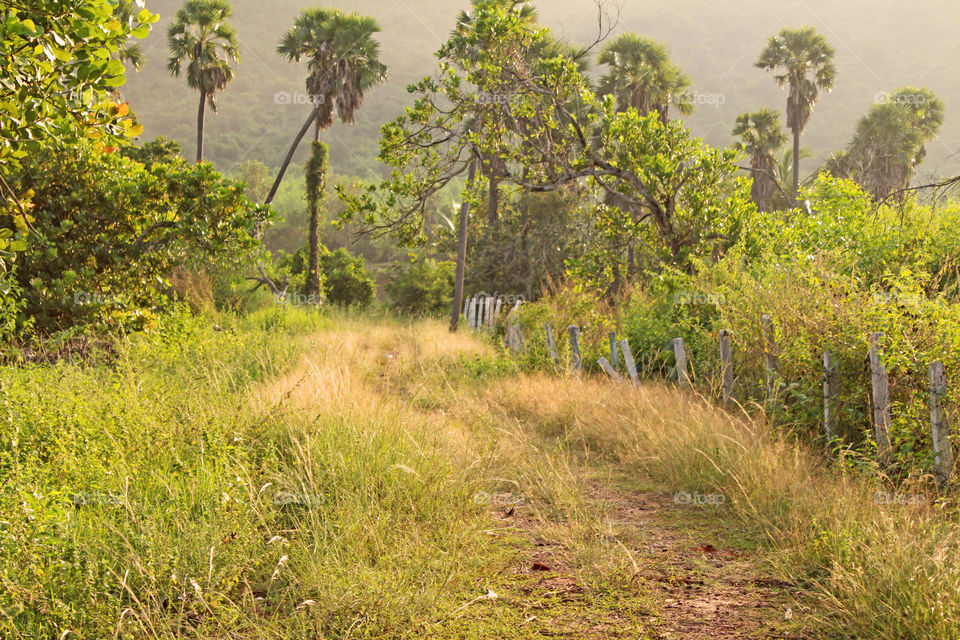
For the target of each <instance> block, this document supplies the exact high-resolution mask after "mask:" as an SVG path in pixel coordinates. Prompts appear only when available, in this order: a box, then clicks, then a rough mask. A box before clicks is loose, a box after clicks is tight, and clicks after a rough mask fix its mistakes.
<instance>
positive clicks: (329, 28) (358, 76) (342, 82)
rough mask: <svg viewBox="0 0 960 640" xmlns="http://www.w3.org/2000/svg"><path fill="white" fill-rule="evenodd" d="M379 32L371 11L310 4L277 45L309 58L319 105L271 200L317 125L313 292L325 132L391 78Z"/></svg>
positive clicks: (312, 176) (310, 87)
mask: <svg viewBox="0 0 960 640" xmlns="http://www.w3.org/2000/svg"><path fill="white" fill-rule="evenodd" d="M379 32H380V25H379V24H377V21H376V20H374V19H373V18H369V17H367V16H361V15H358V14H356V13H351V14H346V13H343V12H342V11H339V10H337V9H320V8H313V9H304V10H303V12H301V14H300V16H299V17H298V18H297V19H296V21H295V22H294V23H293V28H292V29H290V30H289V31H288V32H287V33H285V34H284V35H283V38H282V39H281V40H280V46H278V47H277V53H279V54H280V55H281V56H283V57H284V58H286V59H287V60H290V61H292V62H303V61H306V62H307V69H308V75H307V95H309V96H310V97H311V99H312V100H313V105H314V106H313V110H312V111H311V112H310V116H309V117H308V118H307V122H306V123H305V124H304V125H303V128H301V130H300V134H299V135H298V136H297V138H296V140H295V141H294V143H293V146H292V147H291V149H290V151H289V152H288V153H287V157H286V159H285V160H284V163H283V166H282V167H281V168H280V174H279V175H278V176H277V180H276V182H274V185H273V189H271V191H270V195H269V196H268V197H267V203H269V202H270V201H272V200H273V197H274V195H276V192H277V189H278V188H279V187H280V181H281V180H283V174H284V173H285V172H286V170H287V167H288V166H289V165H290V161H291V160H292V159H293V154H294V153H295V152H296V149H297V146H299V144H300V141H301V140H302V139H303V136H304V135H306V132H307V130H308V129H309V128H310V125H311V124H313V125H314V132H315V133H314V143H313V150H312V153H311V160H310V165H309V167H308V173H307V197H308V199H309V200H310V229H309V239H308V240H309V253H308V263H307V291H306V292H305V293H307V294H308V295H310V294H319V290H320V277H319V273H320V253H319V248H320V240H319V229H320V224H319V217H320V202H321V201H322V197H323V193H324V191H325V190H326V177H327V149H326V145H323V144H321V143H320V133H321V132H322V131H324V130H325V129H327V128H329V127H330V126H331V125H332V124H333V121H334V114H336V115H337V116H339V118H340V121H341V122H343V123H344V124H353V122H354V119H355V117H356V112H357V110H358V109H360V107H361V106H362V105H363V98H364V94H365V93H366V92H367V91H369V90H370V89H371V88H373V87H375V86H376V85H378V84H380V83H381V82H383V81H384V80H385V79H386V77H387V67H386V65H385V64H383V63H382V62H380V58H379V56H380V43H379V42H377V41H376V39H374V37H373V36H374V34H376V33H379Z"/></svg>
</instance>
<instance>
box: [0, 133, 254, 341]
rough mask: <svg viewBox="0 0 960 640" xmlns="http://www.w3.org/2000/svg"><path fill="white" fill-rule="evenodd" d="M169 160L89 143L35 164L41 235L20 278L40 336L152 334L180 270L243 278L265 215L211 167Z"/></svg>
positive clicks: (29, 185)
mask: <svg viewBox="0 0 960 640" xmlns="http://www.w3.org/2000/svg"><path fill="white" fill-rule="evenodd" d="M163 160H164V161H163V162H156V163H154V164H151V165H150V166H149V167H147V166H145V165H143V164H141V163H139V162H136V161H133V160H130V159H128V158H125V157H123V156H121V155H118V154H113V153H106V152H104V151H102V150H98V149H96V148H94V147H93V146H90V145H81V146H78V147H76V148H73V149H71V150H70V152H69V153H64V152H56V151H52V150H47V151H44V152H42V153H39V154H37V155H36V156H35V157H34V158H33V165H32V166H31V168H30V169H29V170H27V171H25V172H24V174H23V175H22V176H21V179H20V186H21V188H22V189H23V190H26V191H29V190H32V191H33V192H34V196H33V208H32V210H31V215H32V216H33V217H34V218H35V221H34V226H35V227H36V229H37V231H38V233H39V237H38V238H35V239H34V240H33V242H32V243H31V245H30V246H29V247H28V249H27V251H25V252H24V253H23V255H22V257H21V259H20V260H19V267H18V269H17V272H16V277H17V280H18V283H19V284H20V286H21V288H22V289H23V292H24V301H25V303H26V308H25V313H26V314H27V315H28V316H30V317H35V318H36V319H37V327H38V329H40V330H42V331H45V332H47V331H52V330H56V329H59V328H65V327H68V326H71V325H73V324H75V323H93V324H100V325H104V326H113V327H124V328H133V329H137V328H143V327H145V326H149V325H150V324H152V323H153V322H154V317H155V315H156V312H157V311H158V310H160V309H162V308H164V307H165V306H166V305H167V304H168V303H169V301H170V298H169V296H168V295H167V292H168V285H169V282H168V278H169V276H170V274H171V272H172V271H173V270H174V269H176V268H178V267H182V266H184V265H190V266H192V268H194V269H201V268H211V267H216V266H221V267H223V266H224V265H227V266H226V267H224V268H225V269H226V270H228V271H232V275H233V277H235V278H237V277H238V276H239V275H240V274H239V273H238V272H237V271H236V268H237V267H236V265H238V264H240V263H242V262H243V261H244V260H247V259H248V258H249V252H250V251H251V250H252V249H254V248H255V247H256V246H257V242H256V240H254V238H253V235H252V232H253V229H254V227H255V225H256V224H257V223H259V222H262V221H263V220H265V219H266V217H267V215H266V211H265V210H263V209H261V208H260V207H258V206H255V205H253V204H252V203H251V202H250V201H249V200H248V199H247V198H246V197H245V196H244V192H243V188H242V185H240V184H239V183H236V182H233V181H230V180H226V179H224V178H223V177H222V176H221V175H220V174H219V173H217V172H216V171H215V170H214V169H213V167H212V166H211V165H210V164H206V163H202V164H189V163H187V162H186V161H184V160H183V159H180V158H177V157H168V156H166V155H165V156H163ZM78 212H82V215H78ZM0 226H3V221H2V220H0ZM8 226H9V224H8Z"/></svg>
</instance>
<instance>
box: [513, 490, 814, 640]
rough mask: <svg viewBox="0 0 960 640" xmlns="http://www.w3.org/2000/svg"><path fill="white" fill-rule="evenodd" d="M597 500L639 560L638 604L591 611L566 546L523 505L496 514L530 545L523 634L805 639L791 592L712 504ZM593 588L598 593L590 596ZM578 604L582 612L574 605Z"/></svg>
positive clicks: (517, 602) (655, 497)
mask: <svg viewBox="0 0 960 640" xmlns="http://www.w3.org/2000/svg"><path fill="white" fill-rule="evenodd" d="M587 493H588V495H589V497H590V499H591V500H592V501H594V502H595V503H596V504H598V506H601V507H602V510H603V511H604V512H605V514H606V518H607V522H606V530H607V532H608V536H609V538H610V542H611V543H612V544H613V545H615V546H617V547H620V548H621V549H625V550H626V551H627V552H628V553H629V555H630V557H631V559H632V561H633V563H634V570H635V574H634V579H633V581H632V582H633V584H632V586H633V587H634V588H635V590H636V594H634V595H637V594H639V595H640V597H639V598H638V597H626V598H623V599H621V600H619V604H620V605H621V606H617V605H616V601H617V599H616V598H614V604H613V606H607V605H606V604H605V605H604V606H599V607H597V606H594V600H593V598H591V597H588V596H587V592H588V589H585V588H584V586H583V585H582V584H581V582H580V581H579V580H578V579H577V575H576V573H575V572H574V571H572V570H570V569H569V568H568V567H567V563H566V561H565V558H564V550H563V549H562V547H560V546H558V545H557V544H555V543H553V542H551V541H550V539H549V537H548V536H546V535H544V534H545V531H544V528H543V526H542V525H541V524H539V523H537V522H536V521H534V520H532V519H530V518H528V517H525V514H524V512H523V508H522V507H521V508H519V509H514V510H510V509H498V510H497V513H496V516H497V517H498V518H500V519H501V520H502V521H503V522H504V524H505V525H506V524H508V523H509V524H510V525H512V526H514V527H517V528H518V529H520V530H522V531H523V532H524V533H525V534H526V536H528V538H529V540H530V543H531V546H530V550H529V552H528V553H527V554H526V555H525V557H524V558H523V566H522V567H520V568H517V569H516V573H517V577H518V578H521V584H522V587H521V588H520V593H519V594H518V595H521V596H522V597H519V598H514V599H512V600H511V602H510V604H511V606H516V607H521V608H523V609H525V611H524V615H523V619H524V620H525V623H526V624H528V625H530V627H531V634H530V635H529V636H524V637H564V638H598V639H599V638H621V637H623V638H627V637H630V638H641V639H649V640H653V639H658V640H659V639H663V640H666V639H677V640H679V639H683V640H700V639H707V638H709V639H711V640H733V639H745V638H770V639H772V638H783V639H787V638H789V639H798V640H799V639H801V638H806V637H808V636H806V635H805V634H804V633H803V632H802V631H801V630H799V629H798V628H797V623H796V622H795V621H794V616H793V611H792V609H791V603H792V602H793V598H792V597H791V595H790V593H789V592H788V591H787V587H788V585H786V584H783V583H781V582H779V581H778V580H776V579H773V578H772V577H770V576H768V575H765V574H764V572H763V571H762V570H761V569H760V568H759V566H758V563H757V562H756V560H755V558H754V557H753V556H754V552H753V551H752V550H751V549H749V548H748V545H745V544H744V543H743V542H742V541H738V539H737V536H736V535H735V533H733V532H729V531H727V532H725V531H722V530H719V529H718V528H717V526H718V521H717V519H716V518H715V517H714V514H711V513H710V512H709V511H706V509H708V508H707V507H698V506H687V505H677V504H675V501H674V497H673V496H671V495H666V494H662V493H650V492H643V491H640V490H629V489H624V488H619V487H616V488H614V487H611V486H610V485H609V484H608V483H604V484H601V483H593V484H591V485H590V486H589V488H588V489H587ZM594 591H595V590H594ZM578 605H579V606H578Z"/></svg>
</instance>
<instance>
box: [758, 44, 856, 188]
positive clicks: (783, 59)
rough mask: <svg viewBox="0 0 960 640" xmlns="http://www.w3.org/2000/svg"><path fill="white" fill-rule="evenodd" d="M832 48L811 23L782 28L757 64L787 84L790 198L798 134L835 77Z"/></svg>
mask: <svg viewBox="0 0 960 640" xmlns="http://www.w3.org/2000/svg"><path fill="white" fill-rule="evenodd" d="M833 55H834V49H833V47H831V46H830V43H828V42H827V40H826V38H824V37H823V36H822V35H820V34H819V33H817V30H816V29H814V28H813V27H802V28H800V29H784V30H783V31H781V32H780V33H779V34H778V35H775V36H773V37H771V38H770V40H769V42H768V43H767V47H766V48H765V49H764V50H763V52H762V53H761V54H760V58H759V59H758V60H757V62H756V66H757V67H759V68H760V69H765V70H767V71H776V72H778V73H777V75H776V76H775V78H776V80H777V84H779V85H780V86H781V87H787V88H788V90H789V95H788V97H787V128H788V129H790V131H792V132H793V198H794V201H796V199H797V195H798V194H799V192H800V135H801V134H802V133H803V130H804V129H805V128H806V126H807V123H808V122H809V121H810V115H811V114H812V113H813V109H814V107H815V106H816V104H817V98H818V97H819V94H820V91H830V90H831V89H833V84H834V81H835V79H836V75H837V69H836V67H835V66H834V64H833Z"/></svg>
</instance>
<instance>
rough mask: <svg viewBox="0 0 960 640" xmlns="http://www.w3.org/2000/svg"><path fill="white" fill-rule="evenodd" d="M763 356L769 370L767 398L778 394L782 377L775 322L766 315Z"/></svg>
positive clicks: (764, 319) (764, 320) (764, 317)
mask: <svg viewBox="0 0 960 640" xmlns="http://www.w3.org/2000/svg"><path fill="white" fill-rule="evenodd" d="M762 320H763V356H764V358H763V359H764V362H765V364H766V369H767V397H768V398H772V397H773V396H774V395H775V394H776V392H777V379H778V378H779V377H780V358H779V357H777V337H776V335H775V334H774V331H773V320H772V319H771V318H770V316H769V315H767V314H764V316H763V318H762Z"/></svg>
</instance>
